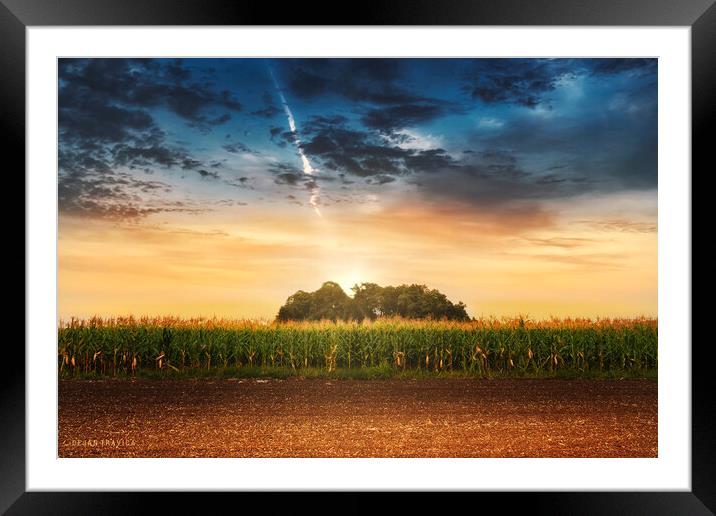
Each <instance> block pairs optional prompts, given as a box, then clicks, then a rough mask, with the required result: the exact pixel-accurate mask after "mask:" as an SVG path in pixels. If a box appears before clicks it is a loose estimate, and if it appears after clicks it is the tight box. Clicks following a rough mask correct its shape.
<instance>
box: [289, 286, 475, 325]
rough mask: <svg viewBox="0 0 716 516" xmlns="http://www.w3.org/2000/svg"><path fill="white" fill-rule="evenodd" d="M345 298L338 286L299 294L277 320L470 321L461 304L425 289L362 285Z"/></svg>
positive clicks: (293, 297)
mask: <svg viewBox="0 0 716 516" xmlns="http://www.w3.org/2000/svg"><path fill="white" fill-rule="evenodd" d="M351 290H352V291H353V297H352V298H351V297H350V296H348V295H347V294H346V293H345V292H344V291H343V289H342V288H341V286H340V285H338V283H335V282H333V281H327V282H325V283H324V284H323V285H322V286H321V288H319V289H318V290H316V291H315V292H304V291H303V290H299V291H298V292H296V293H295V294H293V295H292V296H290V297H289V298H288V299H287V300H286V304H284V305H283V306H282V307H281V308H280V309H279V311H278V316H277V317H276V318H277V320H279V321H305V320H321V319H330V320H332V321H337V320H339V319H341V320H344V321H347V320H356V321H362V320H364V319H370V320H374V319H376V318H378V317H393V316H400V317H405V318H408V319H426V318H432V319H449V320H458V321H465V320H468V319H469V316H468V315H467V311H466V310H465V305H464V304H463V303H462V302H459V303H457V304H455V303H452V302H451V301H450V300H449V299H448V298H447V297H446V296H445V294H442V293H440V292H439V291H438V290H434V289H429V288H428V287H427V286H425V285H400V286H397V287H381V286H380V285H377V284H375V283H361V284H360V285H355V286H354V287H353V288H352V289H351Z"/></svg>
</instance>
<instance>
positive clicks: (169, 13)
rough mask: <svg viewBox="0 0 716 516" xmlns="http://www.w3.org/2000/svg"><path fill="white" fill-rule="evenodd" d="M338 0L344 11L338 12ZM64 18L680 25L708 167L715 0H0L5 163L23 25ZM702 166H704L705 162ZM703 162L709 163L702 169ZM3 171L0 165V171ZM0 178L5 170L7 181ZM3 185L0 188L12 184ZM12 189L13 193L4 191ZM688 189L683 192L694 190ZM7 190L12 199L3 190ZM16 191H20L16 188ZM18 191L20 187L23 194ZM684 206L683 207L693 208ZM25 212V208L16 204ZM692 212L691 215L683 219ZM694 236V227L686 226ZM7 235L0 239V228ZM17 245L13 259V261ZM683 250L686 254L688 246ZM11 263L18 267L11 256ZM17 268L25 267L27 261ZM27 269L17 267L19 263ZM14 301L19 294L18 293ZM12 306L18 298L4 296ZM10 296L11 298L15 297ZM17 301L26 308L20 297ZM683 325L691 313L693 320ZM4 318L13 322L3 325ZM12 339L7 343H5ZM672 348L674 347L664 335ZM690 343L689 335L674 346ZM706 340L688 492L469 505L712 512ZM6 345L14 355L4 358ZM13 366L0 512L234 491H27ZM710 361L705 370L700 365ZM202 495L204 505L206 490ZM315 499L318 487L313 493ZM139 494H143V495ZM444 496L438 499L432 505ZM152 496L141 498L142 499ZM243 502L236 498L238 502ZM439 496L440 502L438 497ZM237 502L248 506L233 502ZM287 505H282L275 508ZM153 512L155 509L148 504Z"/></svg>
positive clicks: (20, 394)
mask: <svg viewBox="0 0 716 516" xmlns="http://www.w3.org/2000/svg"><path fill="white" fill-rule="evenodd" d="M339 8H340V9H342V10H343V12H342V13H341V14H339ZM65 25H75V26H82V25H194V26H197V25H203V26H208V25H510V26H518V25H532V26H535V25H544V26H548V25H571V26H594V25H597V26H598V25H603V26H604V25H606V26H632V25H633V26H689V27H691V44H692V48H691V51H692V56H691V59H692V77H691V79H692V170H691V177H692V178H693V170H694V169H696V168H698V169H702V173H706V172H708V170H713V165H712V164H711V163H709V162H707V159H709V158H710V156H709V154H710V150H711V149H710V147H712V143H711V140H710V139H709V137H708V135H710V134H711V133H712V132H713V131H708V129H713V125H714V119H716V116H714V115H716V107H715V106H716V102H715V100H714V99H715V98H716V94H714V92H716V5H714V0H551V1H549V0H531V1H530V0H501V1H500V2H499V3H498V2H488V1H470V0H452V1H451V2H449V3H443V4H440V3H438V2H429V1H427V0H412V1H411V0H393V1H387V0H382V1H375V2H364V3H361V4H360V5H359V4H342V3H340V4H338V3H334V4H330V5H326V6H324V5H322V4H319V3H311V4H308V3H305V4H304V3H298V2H294V3H285V4H283V5H281V7H280V8H278V7H277V5H275V4H273V3H271V2H255V1H251V2H229V1H225V0H223V1H222V0H214V1H209V0H154V1H150V0H142V1H140V0H122V1H118V0H114V1H112V0H0V77H1V80H0V128H1V130H2V134H3V136H4V138H2V140H0V141H2V147H3V155H4V157H5V160H6V161H7V159H8V158H10V157H13V158H15V159H14V160H12V162H13V163H15V164H16V168H15V169H16V170H20V169H22V170H24V166H25V150H24V149H25V145H24V143H25V59H26V55H25V30H26V28H27V27H31V26H65ZM707 163H708V164H707ZM709 165H710V167H709V169H707V166H709ZM6 171H7V172H9V169H6ZM7 176H14V179H13V177H7ZM6 180H7V181H11V180H14V181H16V184H15V185H13V186H12V187H14V188H17V189H19V190H21V191H23V192H25V182H24V179H20V174H9V173H8V174H6ZM12 187H10V186H6V188H12ZM14 191H16V190H13V192H14ZM692 191H693V189H692ZM7 197H10V196H7ZM15 197H17V198H18V199H19V198H20V196H19V195H15ZM22 199H24V195H23V196H22ZM3 210H4V212H5V213H4V215H5V217H6V218H5V220H6V221H13V222H12V223H11V224H8V226H11V227H8V228H7V233H13V232H14V233H15V234H13V235H12V236H16V237H17V238H18V239H19V238H20V232H21V231H22V233H23V235H22V239H23V241H24V238H25V234H24V225H23V226H22V228H21V227H20V225H19V224H18V223H17V222H14V221H15V219H16V218H17V215H16V214H17V211H14V210H13V211H10V209H9V207H8V205H7V204H3ZM692 210H693V204H692ZM23 212H24V210H23ZM692 219H693V217H692ZM692 234H693V229H692ZM8 236H9V235H8ZM22 249H23V252H22V253H17V252H16V253H15V254H14V255H13V256H12V259H11V263H14V262H19V261H20V256H22V258H23V263H24V259H25V258H26V256H25V251H24V249H25V246H24V244H23V247H22ZM691 253H692V254H691V256H693V251H691ZM18 265H19V263H18ZM25 270H26V269H25ZM26 274H27V270H26ZM23 299H24V294H23ZM13 301H14V302H15V301H16V300H15V299H13ZM18 304H19V303H18ZM23 306H24V304H23ZM692 321H693V316H692ZM13 324H14V323H13ZM9 344H10V343H7V345H9ZM670 344H673V343H670ZM678 344H679V345H684V346H686V345H689V344H691V343H678ZM709 346H711V344H710V343H709V341H708V340H706V341H696V340H694V341H693V344H692V348H691V350H692V459H691V460H692V462H691V465H692V477H691V478H692V490H691V491H690V492H657V491H649V492H585V493H574V492H569V493H564V492H559V493H557V492H542V493H514V492H503V493H471V494H470V495H469V496H471V497H477V498H478V500H477V502H476V501H475V500H465V501H466V502H467V503H468V504H469V505H471V506H473V507H478V506H477V505H475V504H476V503H479V504H480V505H479V506H480V507H485V505H484V503H485V502H489V501H495V502H497V503H498V504H500V506H502V507H505V508H507V507H509V508H510V509H515V508H516V507H520V508H523V509H524V510H528V511H529V512H531V513H542V512H544V513H549V514H650V515H659V514H691V515H698V514H712V513H713V512H714V511H716V489H714V486H715V485H716V482H715V481H714V478H716V447H715V446H714V436H716V429H715V428H714V420H715V419H716V402H714V399H713V397H712V395H711V394H710V393H712V392H713V391H714V375H713V373H712V371H711V370H709V369H712V365H711V364H712V356H711V355H712V352H711V350H710V349H709ZM14 355H15V353H13V356H14ZM20 359H21V361H22V364H19V363H18V362H17V361H16V362H14V364H13V367H11V368H4V370H3V372H2V374H0V382H1V384H2V391H1V395H0V435H1V436H2V439H0V511H7V514H11V515H19V514H58V513H59V514H65V513H67V514H128V513H130V514H131V513H135V512H142V509H143V508H145V509H146V508H150V507H151V506H154V503H155V502H158V503H159V504H160V507H161V510H162V511H165V512H168V513H171V512H179V513H186V512H193V513H197V512H205V511H207V510H210V507H216V505H214V504H216V502H221V501H227V502H230V503H232V501H231V500H228V499H229V498H232V499H233V497H235V496H244V497H245V496H248V494H237V493H231V494H229V493H202V494H198V495H195V496H190V494H189V493H119V492H112V493H97V492H94V493H78V492H42V493H40V492H26V489H25V363H24V358H22V357H20ZM707 368H708V369H707ZM209 496H211V497H212V500H211V506H207V502H208V500H207V499H206V498H207V497H209ZM251 496H252V497H254V498H263V502H262V501H261V500H260V499H257V500H256V501H257V502H259V504H265V506H266V507H267V508H270V511H271V512H272V513H273V512H284V510H289V511H290V512H294V511H295V510H299V509H302V508H303V509H310V510H321V509H323V510H324V511H326V512H327V511H335V510H340V511H341V512H358V511H370V510H373V509H374V508H375V505H374V502H373V501H372V500H370V501H369V500H366V499H365V495H361V494H359V493H350V494H348V495H347V496H346V497H345V499H344V500H343V501H341V502H340V505H339V506H336V507H333V509H331V504H329V503H325V499H323V498H321V500H323V501H322V502H319V501H306V497H307V495H305V494H301V495H298V494H297V493H288V494H279V493H272V494H266V493H254V494H251ZM312 496H313V497H316V496H317V495H316V494H313V495H312ZM447 496H448V495H447V494H438V495H436V496H430V495H428V494H427V493H415V494H411V495H410V496H408V497H405V498H406V499H405V500H404V501H401V502H400V503H401V509H402V510H406V511H407V510H415V509H416V508H417V509H425V508H426V504H429V503H437V504H439V505H442V506H443V507H454V508H456V509H457V507H458V506H457V504H458V503H459V502H458V500H456V499H455V496H457V493H451V494H450V495H449V498H450V501H449V502H447V501H446V499H445V498H446V497H447ZM148 498H149V499H148ZM441 499H442V501H441ZM150 502H151V505H150ZM245 503H246V502H244V501H242V504H245ZM445 504H447V505H445ZM235 507H237V508H238V507H242V508H243V507H246V506H245V505H242V506H235ZM284 508H285V509H284ZM154 510H156V509H154Z"/></svg>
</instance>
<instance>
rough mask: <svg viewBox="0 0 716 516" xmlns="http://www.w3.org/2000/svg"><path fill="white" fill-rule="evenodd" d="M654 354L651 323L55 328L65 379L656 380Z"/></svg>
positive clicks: (130, 321) (163, 322)
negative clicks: (273, 376)
mask: <svg viewBox="0 0 716 516" xmlns="http://www.w3.org/2000/svg"><path fill="white" fill-rule="evenodd" d="M657 349H658V324H657V321H656V320H653V319H623V320H599V321H589V320H579V319H578V320H570V319H567V320H551V321H538V322H534V321H525V320H523V319H518V320H501V321H498V320H494V319H485V320H473V321H468V322H457V321H432V320H406V319H400V318H390V319H383V318H381V319H378V320H376V321H373V322H371V321H364V322H362V323H358V322H355V321H352V322H340V321H339V322H332V321H318V322H301V323H299V322H287V323H278V322H276V323H260V322H255V321H229V320H218V319H209V320H203V319H194V320H185V319H173V318H161V319H134V318H131V317H130V318H123V319H110V320H102V319H98V318H94V319H91V320H88V321H81V320H76V319H73V320H72V321H70V322H69V323H67V324H62V323H61V324H60V327H59V329H58V369H59V373H60V376H61V377H63V378H73V377H87V376H92V377H94V376H126V375H136V374H142V375H150V376H160V377H162V376H173V375H192V376H197V375H198V376H201V375H210V376H217V375H218V376H224V375H228V376H242V375H243V376H246V375H248V376H253V375H264V374H266V371H273V373H272V374H276V375H310V374H314V373H311V371H313V372H315V371H322V373H321V374H328V375H329V376H336V377H340V376H341V375H348V376H350V377H355V376H356V375H358V376H359V377H361V376H372V375H375V374H378V373H376V372H380V374H381V375H382V374H388V375H390V374H392V375H411V374H424V373H428V374H443V373H444V374H464V375H477V376H488V377H491V376H510V377H542V376H554V377H580V376H582V377H593V376H608V377H621V376H654V375H655V374H656V371H657ZM360 370H363V371H362V372H358V371H360ZM348 371H352V372H348Z"/></svg>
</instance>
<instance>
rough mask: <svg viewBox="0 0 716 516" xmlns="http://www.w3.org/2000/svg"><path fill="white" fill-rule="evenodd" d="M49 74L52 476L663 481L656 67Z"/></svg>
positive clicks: (230, 65) (497, 64) (470, 62)
mask: <svg viewBox="0 0 716 516" xmlns="http://www.w3.org/2000/svg"><path fill="white" fill-rule="evenodd" d="M56 63H57V71H56V73H57V75H56V77H57V83H56V94H57V151H58V152H57V160H56V166H57V170H56V172H57V175H56V181H57V184H56V187H57V213H56V215H57V247H56V250H57V257H56V258H57V314H56V334H57V343H56V346H54V344H53V343H49V345H48V346H46V347H45V351H44V352H46V353H47V354H46V355H45V357H46V358H47V360H52V353H56V367H57V369H56V372H57V378H58V381H57V420H58V427H57V455H58V457H59V458H60V459H66V458H67V459H73V458H126V457H131V458H175V457H183V458H318V457H320V458H659V456H660V455H659V439H658V437H659V435H658V433H659V432H658V416H659V414H658V410H657V409H658V406H659V397H658V385H659V381H658V367H659V363H658V362H659V360H658V359H659V357H658V348H659V346H658V326H659V324H658V322H659V321H658V316H659V296H658V291H659V284H658V283H659V281H658V279H659V275H658V272H659V271H658V269H659V267H658V264H659V253H658V207H659V204H658V188H657V187H658V184H657V183H658V181H657V179H658V172H659V159H660V158H659V145H660V144H663V143H664V142H660V141H659V138H658V129H659V127H658V125H659V124H658V122H659V109H658V108H659V73H658V72H659V59H658V58H657V57H583V58H582V57H550V56H535V57H519V58H517V57H515V58H512V57H475V58H470V57H459V58H458V57H439V58H438V57H329V56H328V54H326V57H305V58H298V57H208V56H207V57H195V56H192V57H186V56H181V55H179V56H177V57H165V56H163V57H154V58H152V57H146V56H143V57H86V58H82V57H71V58H70V57H58V58H57V59H56ZM53 159H54V157H53ZM47 177H48V178H50V177H51V176H50V175H48V176H47ZM662 186H663V185H662ZM664 328H666V324H664ZM50 331H54V326H52V327H51V328H50ZM682 344H684V345H685V344H686V343H682ZM52 347H54V348H55V349H54V351H53V350H52V349H51V348H52ZM665 363H666V362H665ZM50 365H51V364H50ZM52 383H53V385H54V378H53V379H52ZM662 444H663V443H662ZM520 462H524V461H520Z"/></svg>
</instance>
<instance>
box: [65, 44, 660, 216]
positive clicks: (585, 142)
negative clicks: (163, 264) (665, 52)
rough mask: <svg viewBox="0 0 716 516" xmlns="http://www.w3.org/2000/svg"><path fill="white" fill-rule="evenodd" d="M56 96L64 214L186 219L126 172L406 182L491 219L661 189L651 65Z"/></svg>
mask: <svg viewBox="0 0 716 516" xmlns="http://www.w3.org/2000/svg"><path fill="white" fill-rule="evenodd" d="M274 81H275V82H274ZM58 87H59V89H58V99H59V113H58V115H59V135H60V142H59V144H60V163H59V168H60V179H59V181H60V191H61V198H60V209H61V210H65V211H68V212H73V213H80V212H81V213H87V214H95V213H96V214H100V215H98V216H101V214H102V213H107V214H110V216H115V214H125V215H126V214H130V213H135V214H136V216H142V214H146V213H154V212H156V211H151V210H162V209H163V208H166V209H167V210H179V209H187V210H189V209H195V208H194V207H191V206H188V205H185V206H178V205H169V204H167V205H166V206H162V205H161V202H160V199H159V194H160V193H162V192H164V190H166V189H167V188H171V187H169V186H168V185H167V186H166V187H165V188H164V189H163V190H160V189H154V190H152V189H151V187H148V186H147V185H143V184H142V183H141V179H140V178H138V177H137V176H136V175H134V176H131V175H130V176H127V175H120V174H127V173H129V172H132V171H137V172H142V173H144V172H146V173H153V172H154V171H168V172H167V173H169V172H172V171H174V172H176V175H177V177H180V178H181V177H186V178H187V179H186V180H187V181H198V180H203V181H205V183H206V185H205V186H206V187H208V186H207V185H208V184H210V183H209V182H208V181H209V180H211V179H221V181H217V183H222V184H227V185H232V186H236V187H238V188H240V189H241V190H242V191H245V190H251V189H253V188H259V185H262V184H263V185H266V184H268V185H272V186H271V187H272V188H274V189H276V192H274V193H275V194H276V195H277V198H280V199H286V192H285V191H281V190H282V189H284V190H285V189H289V190H290V189H296V188H309V189H310V188H313V187H315V184H316V183H321V184H325V185H326V187H325V189H324V193H326V194H328V193H329V192H330V191H331V189H333V194H334V195H335V196H337V195H339V193H340V192H342V191H346V190H349V191H350V192H351V193H356V192H360V191H361V189H370V188H372V187H375V186H382V185H390V186H387V187H386V188H397V187H398V186H399V185H401V184H408V185H410V186H411V187H417V188H418V189H419V190H420V191H424V192H425V194H426V196H437V197H440V198H445V199H447V200H450V201H455V202H463V203H467V204H470V203H476V202H479V203H481V204H482V205H484V204H489V205H491V206H494V207H495V209H497V207H499V206H501V205H510V204H513V203H515V202H526V201H530V202H532V201H540V200H548V199H555V198H564V197H569V196H574V195H580V194H585V193H601V192H612V191H619V190H634V189H636V190H639V189H642V190H644V189H653V188H655V187H656V178H657V166H656V160H657V123H656V122H657V60H656V59H644V58H635V59H627V58H618V59H617V58H615V59H382V58H381V59H268V60H267V59H185V60H175V59H61V60H60V62H59V85H58ZM279 90H280V92H279ZM282 95H283V98H284V99H285V102H286V103H287V106H284V105H282V104H283V100H282ZM286 108H288V109H289V110H290V112H291V113H292V114H291V116H292V118H293V122H294V123H295V125H296V127H297V130H296V131H295V132H294V131H293V130H292V129H291V128H290V127H289V123H288V119H287V114H286V111H285V110H286ZM219 131H221V132H219ZM231 135H239V137H238V138H234V137H233V136H231ZM299 151H300V152H302V153H304V154H305V156H306V157H307V158H308V159H310V161H311V164H312V166H313V167H315V169H316V170H317V172H316V174H315V175H314V177H308V178H307V177H306V175H305V174H304V173H303V166H302V164H301V159H300V155H299ZM249 158H250V159H252V160H253V161H252V162H251V163H248V162H246V161H244V162H242V161H240V160H246V159H249ZM247 163H248V164H247ZM249 165H250V166H251V167H253V168H251V169H250V173H249V172H244V171H243V169H242V167H243V166H249ZM184 171H192V172H195V173H194V174H186V175H183V173H184ZM261 174H263V175H265V177H264V180H263V182H262V181H261V180H260V175H261ZM234 176H235V177H234ZM119 179H121V181H120V180H119ZM133 181H139V182H136V183H135V182H133ZM417 185H420V186H417ZM174 188H180V187H178V186H176V185H175V186H174ZM322 188H323V187H322ZM232 191H233V189H232ZM237 191H238V190H237ZM190 193H191V187H190V186H187V195H190ZM155 194H156V195H155ZM263 194H264V195H266V196H270V195H271V192H264V193H263ZM151 195H155V197H156V199H155V201H157V202H155V204H153V205H152V207H151V210H150V211H148V212H147V211H142V209H141V208H142V207H143V205H142V202H144V201H143V199H146V197H147V196H151ZM291 195H295V194H291ZM90 201H91V202H90ZM157 203H158V204H157ZM127 216H128V215H127Z"/></svg>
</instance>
